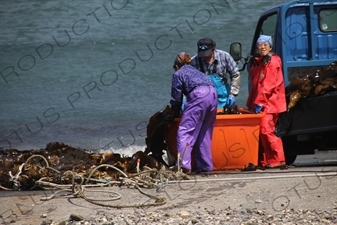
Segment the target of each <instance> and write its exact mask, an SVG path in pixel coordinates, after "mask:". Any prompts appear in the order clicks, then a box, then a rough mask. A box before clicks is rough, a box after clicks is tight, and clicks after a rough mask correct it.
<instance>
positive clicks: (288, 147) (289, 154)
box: [282, 136, 298, 165]
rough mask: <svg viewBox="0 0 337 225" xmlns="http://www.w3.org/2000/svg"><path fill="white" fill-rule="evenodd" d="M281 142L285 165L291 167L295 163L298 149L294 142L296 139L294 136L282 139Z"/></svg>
mask: <svg viewBox="0 0 337 225" xmlns="http://www.w3.org/2000/svg"><path fill="white" fill-rule="evenodd" d="M282 142H283V149H284V157H285V160H286V164H287V165H291V164H293V163H294V162H295V160H296V158H297V152H296V149H297V148H298V144H297V141H296V137H294V136H287V137H282Z"/></svg>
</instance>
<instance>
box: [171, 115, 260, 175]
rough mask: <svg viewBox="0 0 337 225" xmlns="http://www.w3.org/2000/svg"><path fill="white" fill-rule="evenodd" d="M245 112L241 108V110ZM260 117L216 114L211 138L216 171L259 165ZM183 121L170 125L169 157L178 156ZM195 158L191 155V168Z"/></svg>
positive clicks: (178, 120) (178, 119)
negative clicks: (180, 125)
mask: <svg viewBox="0 0 337 225" xmlns="http://www.w3.org/2000/svg"><path fill="white" fill-rule="evenodd" d="M241 110H242V109H241ZM262 116H263V114H262V113H260V114H227V115H217V117H216V122H215V126H214V130H213V137H212V146H211V149H212V156H213V170H214V171H216V170H231V169H243V168H244V167H245V166H248V164H249V163H252V164H254V165H255V166H257V164H258V148H259V133H260V120H261V117H262ZM179 123H180V118H176V119H175V121H174V122H173V123H172V124H170V125H169V128H168V131H167V134H166V143H167V145H168V151H169V154H170V155H172V156H173V157H174V158H175V159H176V156H177V140H176V136H177V131H178V127H179ZM193 165H194V158H193V153H192V167H193Z"/></svg>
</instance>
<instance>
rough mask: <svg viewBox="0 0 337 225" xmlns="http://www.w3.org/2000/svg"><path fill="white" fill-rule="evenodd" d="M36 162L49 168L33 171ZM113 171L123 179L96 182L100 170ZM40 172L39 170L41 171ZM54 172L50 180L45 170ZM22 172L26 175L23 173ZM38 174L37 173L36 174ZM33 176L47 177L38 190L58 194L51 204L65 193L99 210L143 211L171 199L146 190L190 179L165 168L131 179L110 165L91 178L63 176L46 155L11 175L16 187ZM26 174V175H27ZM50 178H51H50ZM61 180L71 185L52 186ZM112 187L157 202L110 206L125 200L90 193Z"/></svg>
mask: <svg viewBox="0 0 337 225" xmlns="http://www.w3.org/2000/svg"><path fill="white" fill-rule="evenodd" d="M33 158H41V159H42V160H43V161H44V162H45V167H42V166H38V167H32V166H30V165H32V164H31V163H29V161H30V160H32V159H33ZM102 167H104V168H111V169H113V170H115V171H117V172H118V173H119V174H120V175H121V176H118V180H109V179H111V177H109V178H106V179H95V178H92V176H94V174H95V172H96V171H97V170H98V169H100V168H102ZM37 169H39V170H37ZM46 169H47V170H50V171H51V172H53V173H54V174H55V175H57V177H56V178H55V177H50V174H49V173H46V172H45V171H41V170H46ZM21 170H22V171H21ZM36 170H37V171H36ZM30 171H31V172H33V174H37V175H38V176H40V175H41V174H44V176H43V177H41V178H40V179H39V180H37V181H36V182H35V183H34V187H32V189H33V188H35V187H40V188H42V189H49V190H55V189H56V190H57V191H56V192H54V193H53V194H51V195H50V196H47V197H42V198H41V199H40V200H41V201H49V200H51V199H53V198H56V196H58V195H60V194H61V193H63V192H65V193H67V195H69V194H71V195H72V196H75V197H78V198H83V199H84V200H86V201H88V202H90V203H92V204H95V205H99V206H104V207H111V208H119V209H120V208H132V207H136V208H140V207H150V206H160V205H164V204H166V202H167V199H166V198H164V197H158V196H155V195H151V194H149V193H147V192H145V191H144V190H143V189H142V187H143V188H157V190H158V189H163V188H165V186H166V185H167V184H168V180H169V179H180V180H181V179H186V178H187V177H186V175H184V174H183V173H175V172H172V171H170V170H166V169H165V168H164V167H163V168H162V169H160V170H159V171H158V170H157V169H153V168H149V167H147V166H144V167H143V170H142V171H140V169H138V170H137V173H135V174H130V175H127V174H126V173H125V172H123V171H122V170H120V169H119V168H117V167H115V166H113V165H109V164H102V165H99V166H96V167H94V168H92V169H90V171H89V172H88V175H86V174H79V173H77V172H75V171H74V168H73V170H67V171H64V172H60V171H59V170H57V169H55V168H52V167H50V165H49V162H48V160H47V159H46V158H45V157H44V156H42V155H32V156H30V157H29V158H28V159H27V160H26V162H25V163H23V164H22V165H21V166H20V168H19V171H18V172H17V174H16V175H14V176H13V175H12V174H10V175H11V181H13V182H14V185H15V187H19V186H20V183H19V179H20V177H21V178H25V180H27V179H28V178H29V176H27V173H30ZM24 172H26V174H23V173H24ZM46 174H47V176H46ZM55 179H57V180H59V179H60V180H61V181H68V182H70V183H71V184H57V183H54V182H50V180H55ZM89 182H95V183H96V184H89ZM111 185H119V186H122V185H126V186H128V187H133V188H134V189H137V190H138V191H139V192H140V193H141V194H143V195H145V196H147V197H149V198H150V199H152V200H154V201H153V202H152V201H151V202H148V201H147V202H146V203H141V204H139V203H135V204H124V205H121V204H111V203H109V202H111V201H115V200H120V199H121V198H122V196H121V194H120V193H118V192H115V191H111V190H102V189H99V190H89V189H90V188H103V187H109V186H111ZM0 189H3V190H13V189H9V188H6V187H3V186H1V185H0ZM88 193H100V195H101V193H107V194H108V195H109V197H108V198H104V199H103V198H102V197H101V198H95V197H92V196H91V197H90V196H88Z"/></svg>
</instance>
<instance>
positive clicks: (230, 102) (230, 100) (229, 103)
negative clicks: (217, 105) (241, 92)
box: [227, 95, 235, 107]
mask: <svg viewBox="0 0 337 225" xmlns="http://www.w3.org/2000/svg"><path fill="white" fill-rule="evenodd" d="M234 104H235V97H234V96H233V95H230V96H228V99H227V106H228V107H232V106H233V105H234Z"/></svg>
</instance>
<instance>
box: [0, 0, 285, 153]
mask: <svg viewBox="0 0 337 225" xmlns="http://www.w3.org/2000/svg"><path fill="white" fill-rule="evenodd" d="M284 2H286V1H284V0H283V1H281V0H274V1H267V0H257V1H245V0H241V1H240V0H236V1H234V0H233V1H231V0H227V1H219V0H213V1H212V0H211V1H196V0H194V1H192V0H187V1H173V0H167V1H163V0H158V1H149V0H143V1H135V0H119V1H114V0H111V1H107V0H97V1H78V0H73V1H65V0H60V1H50V0H45V1H42V0H35V1H23V0H16V1H13V0H0V4H1V7H0V73H1V76H0V148H2V149H19V150H30V149H41V148H45V146H46V144H47V143H49V142H56V141H58V142H63V143H65V144H68V145H71V146H74V147H79V148H83V149H88V150H92V151H105V150H113V151H116V152H121V153H123V154H126V155H128V154H131V153H132V152H135V151H138V150H144V148H145V137H146V126H147V123H148V121H149V119H150V117H151V116H152V115H153V114H154V113H155V112H156V111H159V110H162V109H163V108H164V107H165V106H166V105H169V101H170V91H171V76H172V73H173V72H174V71H173V68H172V64H173V61H174V58H175V56H176V54H177V53H179V52H182V51H187V52H190V53H191V54H192V55H194V54H195V53H196V50H197V49H196V43H197V41H198V40H199V39H200V38H202V37H211V38H213V40H214V41H216V43H217V48H218V49H222V50H225V51H229V45H230V43H232V42H235V41H239V42H241V43H242V46H243V55H244V56H246V55H247V54H248V52H249V48H250V46H251V44H252V43H251V41H252V37H253V34H254V30H255V26H256V24H257V21H258V18H259V15H260V14H261V13H262V12H263V11H264V10H266V9H269V8H271V7H272V6H275V5H278V4H280V3H284ZM247 80H248V78H247V72H246V71H243V72H242V73H241V90H240V94H239V96H238V97H237V104H238V105H239V107H244V106H245V101H246V98H247V94H248V93H247V89H248V87H247Z"/></svg>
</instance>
